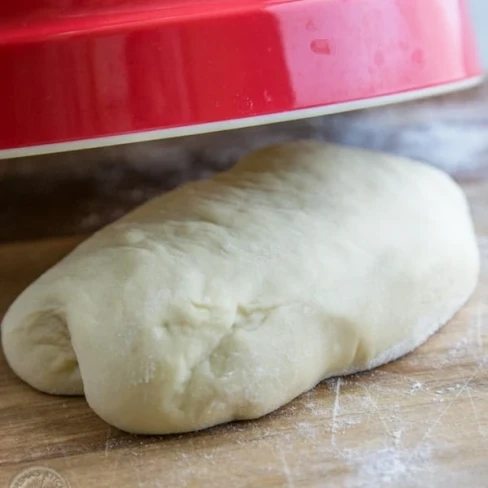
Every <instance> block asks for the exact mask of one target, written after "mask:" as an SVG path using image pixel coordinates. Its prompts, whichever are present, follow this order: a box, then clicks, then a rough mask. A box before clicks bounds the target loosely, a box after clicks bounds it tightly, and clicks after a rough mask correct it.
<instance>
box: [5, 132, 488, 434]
mask: <svg viewBox="0 0 488 488" xmlns="http://www.w3.org/2000/svg"><path fill="white" fill-rule="evenodd" d="M478 271H479V256H478V249H477V245H476V240H475V236H474V232H473V226H472V221H471V217H470V214H469V209H468V205H467V202H466V199H465V197H464V195H463V193H462V191H461V190H460V188H459V187H458V186H457V185H456V184H455V183H454V182H453V181H452V180H451V179H450V178H449V177H448V176H446V175H445V174H443V173H441V172H440V171H438V170H436V169H434V168H431V167H428V166H425V165H423V164H420V163H417V162H413V161H409V160H406V159H401V158H398V157H392V156H386V155H382V154H377V153H374V152H368V151H361V150H356V149H347V148H341V147H338V146H334V145H327V144H323V143H318V142H296V143H289V144H283V145H280V146H274V147H270V148H267V149H264V150H259V151H257V152H254V153H253V154H251V155H250V156H248V157H247V158H244V160H242V161H241V162H240V163H238V164H237V165H236V166H235V167H234V168H233V169H232V170H231V171H228V172H226V173H222V174H220V175H219V176H217V177H216V178H214V179H212V180H209V181H203V182H197V183H190V184H187V185H185V186H183V187H181V188H179V189H177V190H175V191H173V192H170V193H168V194H166V195H164V196H162V197H160V198H156V199H154V200H152V201H150V202H149V203H147V204H146V205H144V206H142V207H140V208H138V209H137V210H135V211H134V212H132V213H130V214H128V215H127V216H125V217H124V218H122V219H120V220H119V221H117V222H115V223H114V224H112V225H110V226H108V227H106V228H104V229H103V230H101V231H100V232H98V233H97V234H95V235H94V236H93V237H91V238H90V239H88V240H87V241H85V242H84V243H83V244H82V245H80V246H79V247H78V248H77V249H75V250H74V251H73V252H72V253H71V254H70V255H68V256H67V257H66V258H64V259H63V260H62V261H61V262H60V263H58V264H57V265H56V266H54V267H53V268H52V269H51V270H49V271H48V272H46V273H45V274H44V275H43V276H42V277H41V278H39V279H38V280H37V281H36V282H35V283H34V284H32V285H31V286H30V287H29V288H27V289H26V290H25V291H24V292H23V293H22V294H21V296H20V297H19V298H18V299H17V300H16V301H15V302H14V304H13V305H12V306H11V308H10V310H9V311H8V313H7V315H6V316H5V318H4V321H3V324H2V339H3V347H4V350H5V354H6V357H7V360H8V362H9V364H10V365H11V367H12V368H13V370H14V371H15V372H16V373H17V374H18V375H19V376H20V377H21V378H22V379H23V380H25V381H26V382H27V383H29V384H30V385H32V386H33V387H35V388H38V389H39V390H43V391H45V392H49V393H55V394H82V393H84V394H85V395H86V398H87V401H88V403H89V404H90V406H91V407H92V408H93V410H94V411H95V412H96V413H97V414H98V415H99V416H100V417H102V418H103V419H104V420H106V421H107V422H108V423H110V424H112V425H114V426H116V427H119V428H120V429H123V430H126V431H130V432H136V433H153V434H163V433H175V432H185V431H191V430H195V429H202V428H205V427H209V426H212V425H215V424H219V423H222V422H227V421H231V420H234V419H249V418H256V417H259V416H262V415H264V414H266V413H268V412H271V411H272V410H274V409H276V408H278V407H280V406H281V405H283V404H285V403H286V402H288V401H290V400H291V399H293V398H294V397H296V396H297V395H299V394H301V393H302V392H304V391H306V390H308V389H310V388H312V387H313V386H314V385H315V384H317V383H318V382H319V381H321V380H323V379H324V378H327V377H330V376H332V375H337V374H346V373H351V372H355V371H361V370H366V369H369V368H373V367H375V366H377V365H379V364H382V363H384V362H387V361H390V360H393V359H395V358H397V357H399V356H401V355H403V354H405V353H407V352H409V351H411V350H412V349H413V348H414V347H416V346H418V345H419V344H421V343H422V342H423V341H425V340H426V339H427V338H428V336H429V335H431V334H432V333H433V332H435V331H436V330H437V329H438V328H439V327H440V326H441V325H442V324H444V323H445V322H447V321H448V320H449V319H450V318H451V317H452V315H453V314H454V313H455V312H456V311H457V310H458V309H459V308H460V307H461V306H462V305H463V304H464V302H465V301H466V300H467V299H468V297H469V296H470V294H471V293H472V291H473V289H474V287H475V286H476V282H477V278H478Z"/></svg>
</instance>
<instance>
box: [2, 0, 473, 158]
mask: <svg viewBox="0 0 488 488" xmlns="http://www.w3.org/2000/svg"><path fill="white" fill-rule="evenodd" d="M0 19H1V20H0V66H1V68H0V110H1V117H0V158H7V157H15V156H20V155H25V154H39V153H46V152H53V151H63V150H70V149H77V148H84V147H95V146H100V145H111V144H120V143H124V142H135V141H142V140H151V139H159V138H165V137H175V136H180V135H187V134H194V133H202V132H210V131H214V130H221V129H230V128H236V127H243V126H249V125H257V124H263V123H270V122H275V121H280V120H289V119H296V118H301V117H309V116H315V115H320V114H326V113H333V112H339V111H344V110H351V109H355V108H358V107H365V106H371V105H378V104H384V103H389V102H392V101H398V100H405V99H409V98H417V97H421V96H428V95H431V94H435V93H441V92H445V91H449V90H453V89H456V88H462V87H466V86H470V85H472V84H474V83H476V82H477V81H478V80H479V79H480V76H481V74H482V70H481V66H480V63H479V61H478V58H477V53H476V47H475V42H474V36H473V32H472V28H471V24H470V19H469V14H468V11H467V6H466V2H465V1H464V0H241V1H237V0H206V1H205V0H139V1H137V2H136V1H134V0H104V1H102V0H99V1H97V2H93V1H92V0H70V1H69V2H67V1H66V0H16V1H12V2H10V1H6V2H2V3H1V5H0Z"/></svg>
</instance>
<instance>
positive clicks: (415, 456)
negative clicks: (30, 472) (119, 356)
mask: <svg viewBox="0 0 488 488" xmlns="http://www.w3.org/2000/svg"><path fill="white" fill-rule="evenodd" d="M463 186H464V189H465V191H466V193H467V195H468V197H469V199H470V202H471V205H472V210H473V215H474V219H475V222H476V228H477V234H478V239H479V244H480V248H481V251H482V274H481V278H480V284H479V286H478V289H477V291H476V293H475V295H474V296H473V297H472V299H471V300H470V302H469V303H468V304H467V305H466V307H465V308H464V309H463V310H462V311H460V312H459V313H458V314H457V315H456V317H455V318H454V319H453V320H452V321H451V322H450V323H449V324H448V325H447V326H446V327H444V328H443V329H442V331H441V332H440V333H439V334H436V335H435V336H434V337H432V338H431V339H430V340H429V341H428V342H427V343H426V344H425V345H423V346H422V347H420V348H419V349H418V350H417V351H415V352H414V353H412V354H410V355H408V356H406V357H404V358H403V359H401V360H399V361H396V362H393V363H391V364H389V365H386V366H384V367H382V368H379V369H377V370H374V371H372V372H368V373H364V374H359V375H354V376H350V377H346V378H339V379H332V380H328V381H326V382H323V383H321V384H320V385H318V386H317V387H316V388H315V389H313V390H312V391H310V392H308V393H306V394H304V395H302V396H301V397H300V398H298V399H296V400H295V401H293V402H292V403H290V404H289V405H287V406H285V407H284V408H282V409H280V410H279V411H277V412H275V413H273V414H271V415H268V416H267V417H265V418H262V419H260V420H256V421H250V422H239V423H233V424H230V425H226V426H220V427H216V428H213V429H209V430H206V431H202V432H199V433H195V434H189V435H180V436H167V437H142V436H133V435H128V434H125V433H122V432H120V431H118V430H116V429H114V428H112V427H109V426H108V425H107V424H105V423H104V422H103V421H102V420H100V419H99V418H98V417H97V416H96V415H95V414H94V413H93V412H92V411H91V410H90V409H89V408H88V406H87V405H86V402H85V400H84V399H83V398H68V397H52V396H48V395H44V394H41V393H38V392H36V391H34V390H32V389H31V388H29V387H28V386H27V385H25V384H23V383H22V382H21V381H20V380H18V379H17V378H16V377H15V376H14V374H13V373H12V372H11V371H10V370H9V368H8V367H7V365H6V363H5V360H4V358H3V356H0V429H1V434H2V436H1V442H0V487H3V486H5V487H6V486H8V483H9V480H10V479H11V478H12V477H13V476H14V475H16V474H17V473H19V472H21V471H22V470H23V469H24V468H26V467H28V466H39V465H40V466H47V467H50V468H53V469H55V470H56V471H58V472H59V473H61V474H62V475H63V476H64V477H65V478H66V480H68V482H69V484H70V486H71V487H72V488H78V487H79V488H90V487H94V486H96V487H100V488H104V487H113V486H118V487H121V488H129V487H144V488H157V487H164V488H169V487H178V488H179V487H216V488H219V487H225V488H228V487H282V486H283V487H290V488H293V487H338V486H343V487H351V488H352V487H354V488H356V487H375V488H376V487H382V486H395V487H408V488H410V487H427V486H428V487H439V488H448V487H458V486H463V485H464V486H473V487H483V486H487V485H488V481H487V480H488V461H487V459H488V369H487V365H488V354H487V341H488V301H487V296H488V181H482V180H473V181H471V182H466V183H465V184H464V185H463ZM80 240H81V238H80V237H76V238H51V239H46V240H36V241H30V242H23V243H11V244H3V245H1V246H0V316H2V315H3V313H4V312H5V310H6V308H7V307H8V305H9V304H10V303H11V302H12V300H13V299H14V298H15V296H16V295H17V294H18V293H19V291H20V290H21V289H22V288H23V287H25V286H26V285H27V284H28V283H29V282H30V281H32V280H33V279H35V278H36V277H37V276H39V274H40V273H42V271H43V270H45V269H46V268H48V267H49V266H51V265H52V264H53V263H55V262H56V261H57V260H58V259H60V258H61V257H62V256H63V255H64V254H66V253H67V252H68V251H69V250H70V249H72V248H73V247H74V246H75V245H76V243H77V242H79V241H80Z"/></svg>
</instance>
